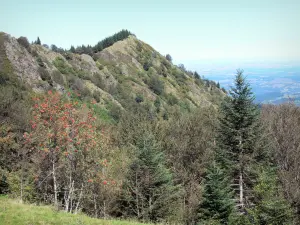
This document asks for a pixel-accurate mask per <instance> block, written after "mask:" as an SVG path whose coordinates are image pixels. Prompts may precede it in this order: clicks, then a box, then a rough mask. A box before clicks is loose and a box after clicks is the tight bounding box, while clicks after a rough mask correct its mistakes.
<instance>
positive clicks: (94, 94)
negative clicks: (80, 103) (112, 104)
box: [93, 90, 101, 102]
mask: <svg viewBox="0 0 300 225" xmlns="http://www.w3.org/2000/svg"><path fill="white" fill-rule="evenodd" d="M93 98H94V99H95V100H96V101H97V102H100V100H101V92H100V91H97V90H95V91H94V92H93Z"/></svg>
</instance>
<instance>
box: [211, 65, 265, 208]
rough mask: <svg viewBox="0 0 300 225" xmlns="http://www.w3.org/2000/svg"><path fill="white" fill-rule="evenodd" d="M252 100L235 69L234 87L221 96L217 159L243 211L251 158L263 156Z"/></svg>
mask: <svg viewBox="0 0 300 225" xmlns="http://www.w3.org/2000/svg"><path fill="white" fill-rule="evenodd" d="M253 101H254V95H253V93H252V92H251V88H250V85H249V84H248V83H247V82H246V80H245V77H244V76H243V71H242V70H238V71H237V75H236V78H235V83H234V87H231V90H230V91H229V97H227V98H225V100H224V102H223V104H222V107H221V116H220V118H219V124H220V127H219V132H218V133H219V135H218V139H217V140H218V141H217V143H218V151H217V161H218V162H219V163H220V164H221V166H222V168H225V169H227V171H228V173H229V174H230V176H231V177H232V178H233V180H234V185H235V187H238V188H237V189H238V190H236V192H237V193H238V195H237V200H238V202H239V204H238V206H239V208H240V209H241V211H244V208H245V204H246V201H247V202H248V200H249V201H250V199H249V196H245V195H246V194H245V189H250V190H251V188H252V187H253V177H252V176H253V174H252V172H251V167H252V166H253V165H254V164H253V163H254V161H255V160H254V159H256V160H257V161H256V162H258V161H259V160H260V159H262V155H263V154H261V152H260V151H258V150H260V149H259V148H257V146H258V131H259V127H260V126H259V121H258V115H259V111H258V107H257V106H256V105H255V104H254V103H253ZM260 157H261V158H260ZM247 193H249V191H248V190H247Z"/></svg>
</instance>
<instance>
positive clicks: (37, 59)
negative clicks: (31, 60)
mask: <svg viewBox="0 0 300 225" xmlns="http://www.w3.org/2000/svg"><path fill="white" fill-rule="evenodd" d="M36 61H37V63H38V65H39V66H40V67H46V66H45V64H44V62H43V60H42V59H41V57H40V56H38V57H37V58H36Z"/></svg>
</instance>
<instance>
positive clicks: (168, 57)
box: [166, 54, 172, 62]
mask: <svg viewBox="0 0 300 225" xmlns="http://www.w3.org/2000/svg"><path fill="white" fill-rule="evenodd" d="M166 59H167V60H168V61H169V62H172V56H171V55H170V54H167V55H166Z"/></svg>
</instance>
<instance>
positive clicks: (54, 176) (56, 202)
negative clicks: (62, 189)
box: [52, 159, 58, 208]
mask: <svg viewBox="0 0 300 225" xmlns="http://www.w3.org/2000/svg"><path fill="white" fill-rule="evenodd" d="M52 177H53V189H54V206H55V207H56V208H57V207H58V201H57V192H58V191H57V180H56V173H55V162H54V159H53V160H52Z"/></svg>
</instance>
